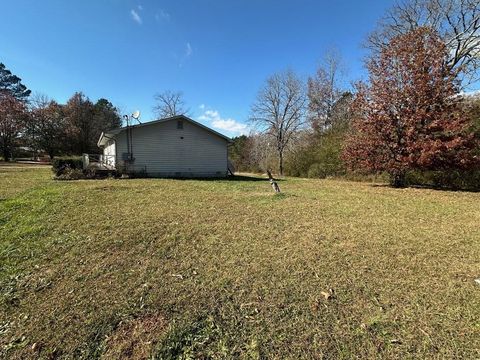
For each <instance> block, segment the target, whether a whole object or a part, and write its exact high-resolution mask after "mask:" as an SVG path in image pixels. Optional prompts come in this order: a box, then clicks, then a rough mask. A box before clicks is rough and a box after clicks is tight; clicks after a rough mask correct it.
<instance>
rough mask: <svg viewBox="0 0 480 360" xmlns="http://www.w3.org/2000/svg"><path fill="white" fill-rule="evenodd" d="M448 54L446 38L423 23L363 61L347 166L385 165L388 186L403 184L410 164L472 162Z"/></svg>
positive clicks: (373, 168)
mask: <svg viewBox="0 0 480 360" xmlns="http://www.w3.org/2000/svg"><path fill="white" fill-rule="evenodd" d="M447 60H448V53H447V48H446V46H445V44H444V42H443V41H442V40H441V39H440V37H439V36H438V34H437V33H436V32H435V31H433V30H431V29H429V28H425V27H423V28H418V29H415V30H412V31H411V32H409V33H407V34H404V35H400V36H397V37H395V38H394V39H392V40H391V42H390V44H389V46H388V47H386V48H384V49H383V50H382V51H381V53H380V54H379V55H378V56H377V57H374V58H372V59H371V60H370V61H369V62H368V71H369V83H368V84H365V83H360V84H358V85H357V94H356V96H355V99H354V102H353V105H352V110H353V111H354V114H355V117H354V120H353V124H352V134H351V135H350V136H349V138H348V139H347V141H346V143H345V147H344V151H343V159H344V161H345V162H346V164H347V166H348V167H349V168H350V169H351V170H364V171H369V172H379V171H386V172H388V173H389V175H390V177H391V183H392V185H393V186H395V187H402V186H405V174H406V172H407V171H409V170H413V169H419V170H443V169H452V168H463V169H468V168H471V167H472V166H475V164H478V160H479V159H478V158H477V157H476V156H475V155H473V151H472V149H474V147H475V146H476V140H475V138H474V136H473V134H469V133H468V125H469V120H468V118H467V117H466V116H464V114H463V113H462V112H461V109H460V107H459V106H458V101H459V98H458V97H457V96H456V95H457V93H458V81H457V77H456V73H454V72H453V70H451V69H450V68H448V67H447V66H446V63H447Z"/></svg>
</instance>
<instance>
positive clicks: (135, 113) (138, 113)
mask: <svg viewBox="0 0 480 360" xmlns="http://www.w3.org/2000/svg"><path fill="white" fill-rule="evenodd" d="M132 117H133V118H134V119H135V120H138V118H139V117H140V111H138V110H137V111H135V112H134V113H133V114H132Z"/></svg>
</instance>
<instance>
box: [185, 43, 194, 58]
mask: <svg viewBox="0 0 480 360" xmlns="http://www.w3.org/2000/svg"><path fill="white" fill-rule="evenodd" d="M192 54H193V49H192V46H191V45H190V43H189V42H187V46H186V48H185V57H187V58H188V57H190V56H192Z"/></svg>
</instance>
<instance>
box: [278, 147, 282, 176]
mask: <svg viewBox="0 0 480 360" xmlns="http://www.w3.org/2000/svg"><path fill="white" fill-rule="evenodd" d="M278 170H279V173H280V176H283V151H280V152H279V153H278Z"/></svg>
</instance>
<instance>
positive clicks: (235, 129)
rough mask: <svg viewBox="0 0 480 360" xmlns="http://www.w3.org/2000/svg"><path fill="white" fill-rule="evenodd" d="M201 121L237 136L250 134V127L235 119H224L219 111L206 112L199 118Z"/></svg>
mask: <svg viewBox="0 0 480 360" xmlns="http://www.w3.org/2000/svg"><path fill="white" fill-rule="evenodd" d="M198 119H199V120H202V121H206V122H209V123H210V125H211V126H212V127H213V128H214V129H219V130H224V131H227V132H229V133H232V134H235V135H246V134H248V131H249V128H248V125H246V124H242V123H240V122H238V121H236V120H234V119H231V118H227V119H223V118H222V117H221V116H220V113H219V112H218V111H217V110H206V111H205V112H204V113H203V114H202V115H200V116H199V117H198Z"/></svg>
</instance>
